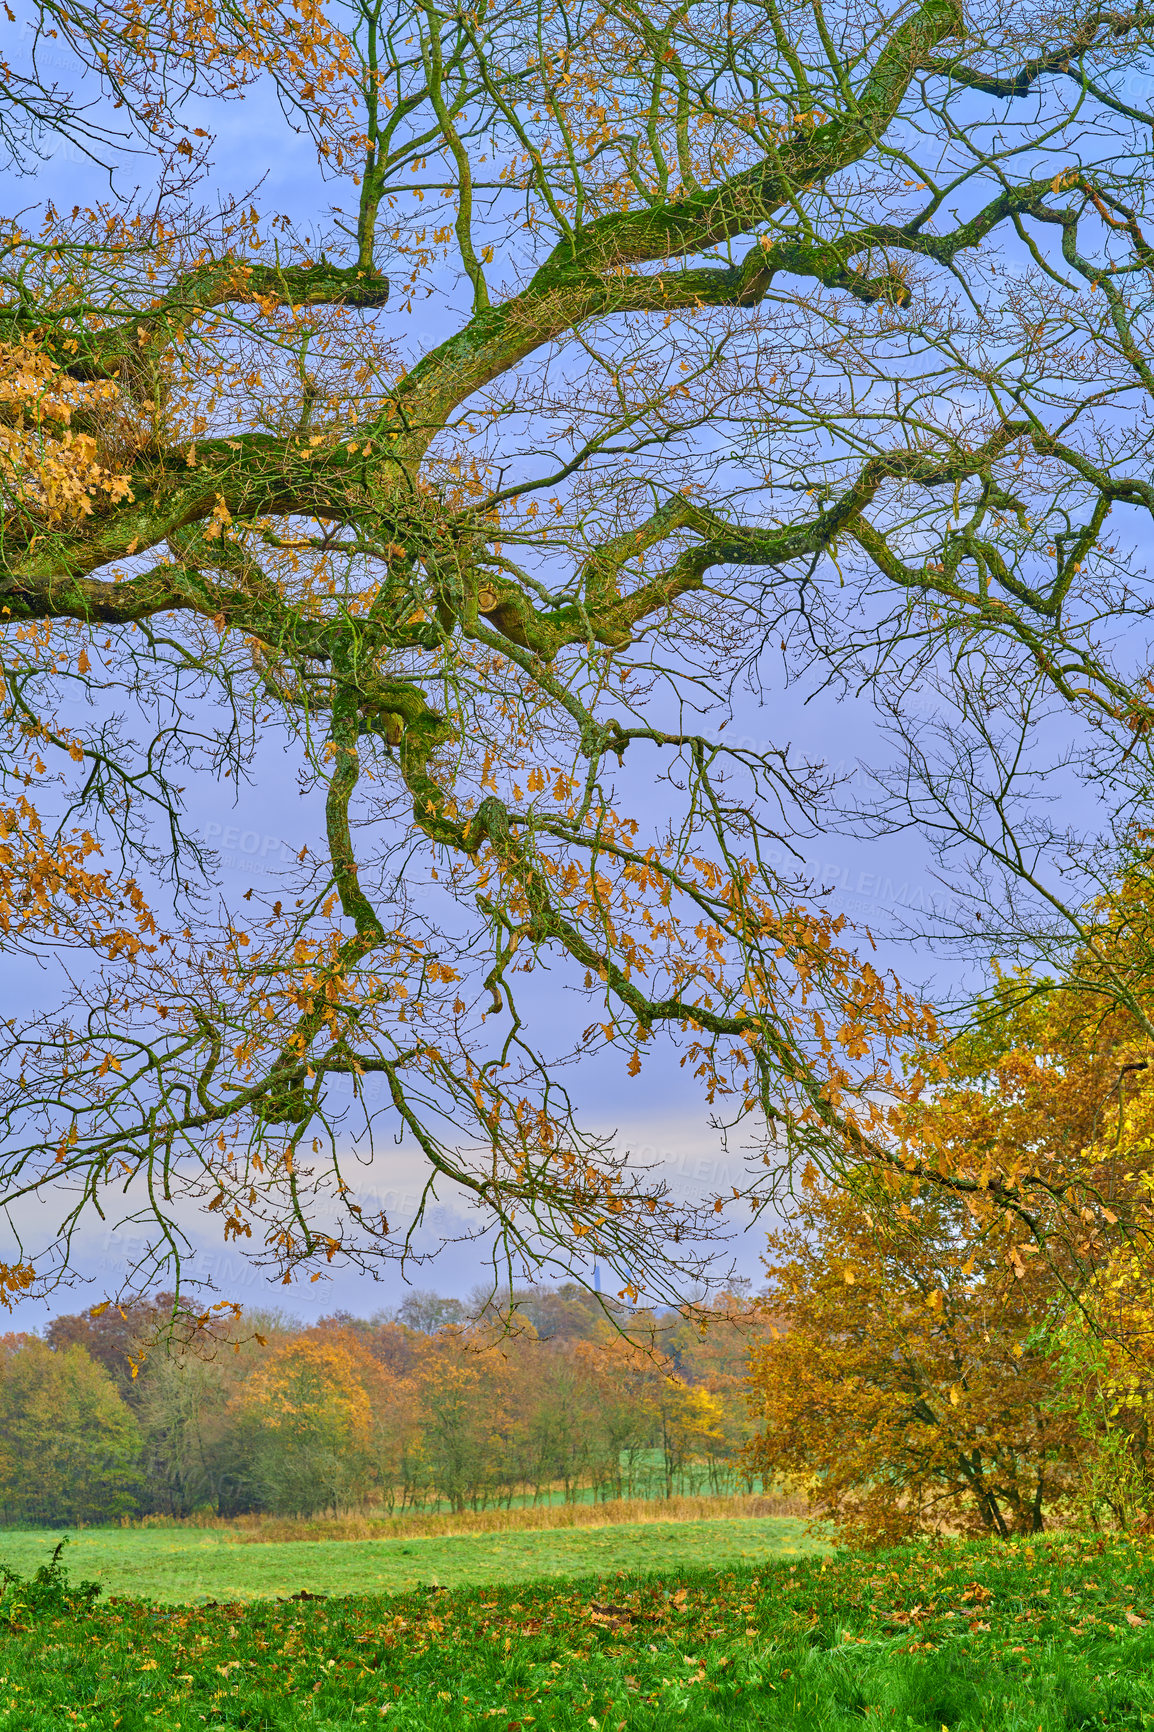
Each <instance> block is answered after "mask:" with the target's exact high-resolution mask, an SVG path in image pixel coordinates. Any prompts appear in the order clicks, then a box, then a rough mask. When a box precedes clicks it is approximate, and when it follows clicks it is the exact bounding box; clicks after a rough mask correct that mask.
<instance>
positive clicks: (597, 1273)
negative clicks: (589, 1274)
mask: <svg viewBox="0 0 1154 1732" xmlns="http://www.w3.org/2000/svg"><path fill="white" fill-rule="evenodd" d="M593 1291H594V1293H600V1291H601V1265H600V1263H594V1265H593Z"/></svg>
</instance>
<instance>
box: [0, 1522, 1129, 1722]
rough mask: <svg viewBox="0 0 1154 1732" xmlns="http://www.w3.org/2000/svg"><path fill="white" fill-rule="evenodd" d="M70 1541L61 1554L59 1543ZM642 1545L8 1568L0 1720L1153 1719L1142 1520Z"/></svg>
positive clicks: (78, 1559)
mask: <svg viewBox="0 0 1154 1732" xmlns="http://www.w3.org/2000/svg"><path fill="white" fill-rule="evenodd" d="M140 1537H141V1536H139V1535H133V1536H131V1539H132V1540H133V1541H134V1542H137V1541H139V1539H140ZM2 1546H3V1541H2V1540H0V1549H2ZM244 1549H245V1551H246V1552H252V1551H259V1550H263V1549H264V1548H260V1547H248V1548H244ZM315 1549H316V1548H314V1551H315ZM41 1555H42V1556H43V1555H44V1553H43V1552H42V1553H41ZM90 1555H91V1554H90ZM69 1562H70V1564H71V1566H72V1569H73V1573H74V1574H75V1573H76V1567H77V1566H78V1565H80V1566H82V1565H83V1563H84V1552H83V1550H82V1548H81V1547H80V1546H78V1547H77V1548H76V1555H75V1556H74V1557H71V1558H70V1559H69ZM650 1564H651V1566H652V1573H644V1572H642V1571H641V1570H634V1569H629V1568H614V1569H612V1570H610V1571H605V1572H602V1573H600V1574H590V1575H588V1576H586V1577H584V1578H582V1579H580V1580H567V1581H564V1582H556V1581H537V1582H535V1583H532V1584H529V1585H526V1584H524V1583H521V1584H517V1583H509V1582H506V1583H503V1584H502V1585H501V1586H493V1585H489V1586H486V1587H483V1588H478V1587H462V1588H460V1589H456V1590H437V1589H434V1588H431V1587H425V1588H422V1589H415V1590H411V1591H409V1592H407V1593H403V1594H398V1595H392V1596H384V1595H380V1594H370V1593H364V1592H360V1593H356V1594H349V1595H347V1596H344V1597H340V1598H333V1599H309V1598H305V1599H301V1600H297V1601H283V1602H277V1601H276V1600H272V1601H269V1600H257V1601H247V1602H241V1601H237V1602H235V1603H232V1604H225V1605H216V1606H199V1607H198V1606H180V1607H176V1606H167V1607H159V1606H151V1605H149V1604H147V1603H146V1599H145V1598H144V1597H143V1596H142V1598H141V1599H139V1600H128V1599H118V1600H117V1601H116V1603H113V1604H109V1603H106V1602H104V1601H101V1602H98V1604H97V1605H96V1607H95V1608H94V1609H92V1610H90V1611H85V1610H83V1608H81V1609H78V1610H73V1611H65V1610H63V1609H62V1608H61V1607H60V1606H59V1605H56V1606H50V1605H44V1604H36V1603H34V1596H33V1597H30V1596H28V1595H27V1594H25V1595H24V1596H23V1597H22V1596H21V1593H20V1592H19V1591H17V1592H15V1593H14V1592H13V1589H12V1588H11V1587H10V1588H9V1590H8V1593H7V1594H6V1595H5V1599H4V1609H5V1614H4V1615H5V1617H6V1620H7V1623H6V1627H4V1628H2V1629H0V1727H12V1728H14V1729H19V1732H48V1729H49V1728H52V1729H53V1732H56V1729H58V1728H64V1727H67V1728H72V1727H77V1728H80V1729H84V1728H89V1729H93V1732H96V1729H100V1732H105V1729H107V1732H114V1729H115V1732H145V1729H147V1732H226V1729H227V1732H232V1729H233V1728H246V1729H248V1732H305V1729H306V1728H307V1729H309V1732H324V1729H336V1728H341V1729H349V1728H363V1727H369V1726H379V1725H380V1724H381V1723H382V1721H384V1722H387V1724H388V1725H389V1726H390V1727H394V1728H404V1729H406V1732H451V1729H452V1732H456V1729H459V1728H479V1729H480V1728H490V1727H491V1728H494V1729H495V1732H545V1729H546V1728H548V1729H551V1732H552V1729H556V1732H578V1729H580V1732H590V1729H592V1732H664V1729H666V1728H702V1729H708V1732H714V1729H716V1732H723V1729H724V1732H753V1729H754V1728H757V1729H758V1732H767V1729H768V1732H773V1729H776V1728H780V1729H781V1732H785V1729H786V1728H788V1729H790V1732H802V1729H806V1732H808V1729H811V1728H812V1729H813V1732H850V1729H851V1728H852V1729H853V1732H861V1728H862V1727H863V1726H865V1727H869V1726H871V1725H876V1726H878V1727H879V1728H880V1727H881V1726H883V1725H884V1726H887V1727H894V1728H902V1729H903V1732H909V1729H910V1728H919V1729H920V1728H925V1729H926V1732H942V1729H943V1728H946V1729H948V1732H1073V1729H1074V1728H1080V1729H1088V1728H1092V1727H1093V1728H1099V1727H1103V1728H1119V1729H1123V1728H1124V1729H1129V1728H1133V1729H1134V1732H1138V1729H1140V1728H1147V1727H1149V1726H1150V1725H1151V1724H1154V1621H1152V1620H1154V1559H1152V1556H1151V1549H1150V1547H1149V1546H1148V1545H1146V1544H1144V1543H1138V1544H1129V1543H1121V1542H1118V1543H1113V1542H1103V1541H1094V1540H1089V1541H1086V1540H1081V1541H1075V1540H1061V1539H1060V1540H1055V1541H1046V1542H1041V1541H1039V1542H1036V1543H1034V1544H1032V1545H1026V1544H1022V1543H1016V1544H1006V1545H999V1546H992V1545H988V1544H986V1545H982V1544H963V1543H950V1544H945V1545H940V1546H934V1545H928V1544H926V1545H921V1546H918V1547H916V1548H909V1549H905V1550H902V1551H897V1552H891V1553H882V1554H877V1553H875V1554H869V1555H861V1554H824V1555H818V1554H808V1555H804V1556H799V1557H796V1558H793V1559H790V1558H788V1557H784V1556H781V1555H777V1556H766V1557H765V1558H764V1559H762V1560H761V1561H759V1562H756V1563H751V1562H746V1563H743V1564H739V1565H738V1564H735V1565H733V1566H725V1567H721V1568H718V1567H714V1568H710V1569H704V1568H701V1567H700V1566H698V1565H691V1564H685V1565H684V1566H682V1565H677V1566H676V1567H669V1566H668V1565H667V1564H666V1565H662V1563H661V1561H660V1559H659V1558H651V1560H650Z"/></svg>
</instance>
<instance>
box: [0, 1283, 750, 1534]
mask: <svg viewBox="0 0 1154 1732" xmlns="http://www.w3.org/2000/svg"><path fill="white" fill-rule="evenodd" d="M744 1309H745V1307H744V1305H743V1304H742V1302H741V1301H736V1302H735V1301H734V1299H733V1298H732V1296H728V1297H726V1298H723V1299H721V1300H718V1301H717V1302H716V1303H715V1307H714V1310H713V1312H712V1314H710V1315H708V1316H707V1317H706V1319H705V1321H704V1322H703V1320H702V1316H701V1314H700V1313H697V1314H695V1316H694V1318H693V1320H692V1321H691V1320H690V1319H689V1317H688V1316H687V1315H683V1314H680V1313H677V1312H670V1313H665V1314H663V1315H654V1314H651V1313H647V1312H643V1313H638V1312H631V1313H630V1314H629V1318H628V1324H627V1329H628V1333H627V1334H626V1333H624V1332H623V1330H624V1328H625V1320H624V1319H622V1320H621V1326H620V1327H615V1326H614V1321H613V1320H611V1318H610V1317H607V1316H606V1313H605V1310H604V1309H603V1307H602V1306H601V1305H600V1304H599V1303H598V1301H597V1300H596V1299H594V1298H593V1297H592V1296H591V1295H589V1294H587V1293H586V1292H584V1291H583V1290H582V1289H581V1288H579V1287H577V1286H575V1285H566V1286H562V1287H559V1288H534V1289H530V1290H527V1291H525V1292H521V1293H519V1294H517V1296H516V1309H515V1312H514V1314H513V1327H512V1328H511V1329H510V1328H509V1327H508V1324H507V1323H501V1322H499V1321H498V1320H496V1319H494V1318H492V1317H490V1316H486V1315H484V1314H482V1315H481V1317H480V1320H479V1321H478V1320H476V1319H475V1318H472V1317H470V1316H469V1315H468V1313H467V1308H466V1307H465V1306H463V1305H462V1304H461V1303H460V1302H459V1301H457V1300H454V1299H445V1298H442V1297H440V1296H439V1295H437V1294H434V1293H419V1292H416V1293H413V1294H412V1295H411V1296H410V1297H409V1298H407V1299H406V1301H405V1302H404V1304H402V1305H401V1306H400V1308H399V1309H398V1310H397V1311H396V1312H395V1313H393V1314H389V1315H381V1316H376V1317H373V1318H371V1319H363V1318H358V1317H352V1316H350V1315H348V1314H347V1313H343V1312H338V1313H336V1314H334V1315H333V1316H330V1317H325V1318H322V1319H321V1321H320V1322H318V1323H316V1324H314V1325H311V1326H308V1327H305V1326H302V1325H301V1324H299V1323H298V1322H296V1321H295V1320H292V1319H289V1318H286V1317H284V1316H282V1315H279V1314H275V1313H274V1314H264V1315H257V1316H253V1317H247V1318H245V1319H244V1320H243V1321H237V1322H235V1323H231V1324H228V1325H226V1326H225V1327H224V1329H223V1330H222V1332H221V1333H220V1335H219V1337H218V1338H217V1339H216V1340H215V1341H214V1342H213V1343H212V1345H211V1346H206V1345H205V1344H204V1343H203V1342H202V1343H201V1344H200V1345H199V1346H197V1347H196V1348H195V1349H190V1348H184V1349H180V1348H178V1347H174V1345H173V1343H172V1342H171V1340H169V1341H167V1342H166V1340H165V1327H166V1323H167V1321H168V1319H169V1317H170V1315H171V1300H170V1298H169V1297H168V1296H167V1295H163V1294H161V1295H158V1296H157V1297H156V1298H155V1299H153V1300H148V1301H139V1302H137V1303H136V1304H134V1305H131V1306H125V1307H117V1306H109V1307H105V1308H103V1309H100V1310H97V1311H90V1312H80V1313H78V1314H75V1315H71V1316H62V1317H58V1318H56V1319H55V1320H54V1321H53V1322H52V1323H50V1324H49V1325H48V1326H47V1327H46V1329H45V1330H44V1332H43V1335H30V1334H8V1335H5V1336H3V1337H0V1520H2V1521H3V1522H5V1523H6V1524H9V1525H29V1524H33V1525H34V1524H40V1523H44V1524H60V1523H98V1522H108V1521H117V1520H121V1519H124V1518H126V1517H129V1518H131V1517H143V1516H154V1517H155V1516H160V1517H176V1518H180V1517H188V1516H195V1515H196V1514H198V1513H210V1514H213V1515H217V1516H224V1517H228V1516H236V1515H242V1514H246V1513H250V1512H268V1513H275V1514H281V1515H289V1516H296V1517H308V1516H315V1515H319V1514H322V1513H325V1512H332V1513H341V1512H351V1511H371V1510H373V1509H376V1510H378V1511H380V1512H381V1513H390V1512H398V1513H399V1512H402V1511H411V1510H433V1509H449V1510H453V1511H462V1510H467V1509H468V1510H476V1509H485V1508H494V1507H498V1506H512V1505H514V1504H523V1503H541V1502H560V1501H570V1502H572V1501H584V1500H588V1499H608V1498H613V1497H639V1496H640V1497H660V1496H673V1495H675V1494H681V1493H686V1492H688V1493H696V1492H709V1493H712V1494H714V1495H716V1494H718V1493H721V1494H724V1493H728V1492H737V1491H741V1490H750V1489H753V1487H754V1485H755V1484H756V1471H757V1470H756V1468H754V1467H751V1466H750V1464H749V1463H748V1462H747V1460H746V1459H745V1455H744V1448H745V1445H746V1442H747V1440H748V1436H749V1434H750V1431H751V1429H752V1427H751V1422H750V1418H749V1415H748V1412H747V1401H746V1394H745V1375H746V1370H747V1365H748V1357H749V1349H750V1342H751V1334H756V1332H757V1330H758V1329H759V1328H760V1329H761V1330H764V1326H765V1325H764V1320H762V1321H761V1323H760V1324H758V1323H756V1322H753V1321H751V1320H750V1318H749V1317H748V1316H743V1315H742V1312H743V1311H744Z"/></svg>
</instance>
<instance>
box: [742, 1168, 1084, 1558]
mask: <svg viewBox="0 0 1154 1732" xmlns="http://www.w3.org/2000/svg"><path fill="white" fill-rule="evenodd" d="M894 1201H895V1199H894V1198H893V1197H892V1196H887V1195H885V1194H884V1193H883V1194H882V1195H880V1196H879V1197H878V1198H877V1200H876V1202H874V1203H873V1204H872V1206H871V1203H870V1202H869V1200H868V1199H866V1198H865V1197H863V1196H862V1195H861V1194H854V1193H853V1192H849V1191H845V1190H840V1189H834V1188H830V1187H827V1186H824V1185H821V1184H818V1183H816V1182H815V1183H814V1184H813V1185H811V1186H810V1187H809V1188H808V1189H807V1190H806V1192H805V1193H804V1195H803V1197H802V1198H801V1199H800V1202H799V1208H798V1213H797V1217H796V1219H795V1220H793V1221H792V1222H791V1223H790V1225H789V1226H788V1227H784V1228H782V1229H780V1230H778V1231H776V1232H774V1233H772V1234H771V1235H770V1240H769V1244H770V1263H769V1277H770V1278H769V1286H768V1289H767V1293H766V1297H765V1300H764V1304H765V1306H766V1308H767V1311H768V1312H769V1313H770V1314H771V1315H772V1318H773V1325H772V1328H771V1330H770V1336H769V1339H767V1340H766V1341H765V1342H764V1343H763V1344H762V1345H760V1346H759V1347H757V1348H756V1349H755V1351H754V1353H753V1354H752V1356H751V1365H750V1385H751V1392H752V1393H751V1402H752V1406H753V1410H754V1415H755V1418H756V1421H757V1425H758V1433H757V1436H756V1437H755V1438H754V1440H753V1441H752V1443H751V1444H750V1446H749V1451H750V1455H751V1458H752V1460H753V1461H754V1462H755V1463H756V1465H757V1467H758V1468H759V1469H760V1470H761V1472H762V1473H764V1474H765V1475H767V1476H770V1475H773V1474H779V1473H785V1474H790V1475H798V1476H801V1477H802V1479H803V1480H804V1481H805V1482H807V1483H808V1484H809V1486H810V1487H811V1498H812V1504H813V1508H814V1510H815V1512H816V1513H818V1514H819V1515H820V1516H821V1517H823V1518H825V1519H828V1520H830V1521H832V1522H833V1523H834V1524H835V1526H836V1528H837V1529H838V1531H839V1532H840V1533H841V1534H843V1535H844V1536H845V1537H847V1538H848V1539H850V1540H852V1541H855V1542H865V1543H880V1542H891V1541H896V1540H898V1539H900V1538H903V1537H905V1536H908V1535H910V1534H915V1533H921V1532H927V1531H929V1532H936V1531H941V1530H943V1529H945V1530H947V1531H951V1530H958V1529H961V1530H963V1531H972V1532H978V1533H986V1534H992V1535H1006V1534H1010V1533H1032V1532H1039V1531H1041V1529H1042V1528H1043V1526H1044V1525H1045V1523H1046V1521H1047V1519H1050V1520H1052V1519H1053V1517H1054V1515H1055V1513H1056V1512H1061V1511H1062V1510H1063V1509H1064V1508H1068V1507H1069V1500H1070V1497H1071V1493H1072V1491H1073V1488H1074V1484H1075V1465H1074V1460H1075V1445H1076V1430H1075V1427H1074V1424H1073V1422H1072V1417H1071V1415H1070V1414H1069V1413H1066V1412H1061V1411H1059V1410H1058V1407H1057V1405H1056V1403H1055V1397H1056V1395H1057V1393H1058V1388H1059V1367H1058V1364H1057V1359H1056V1354H1055V1352H1054V1344H1053V1341H1052V1339H1051V1334H1052V1330H1053V1327H1054V1325H1055V1324H1056V1322H1057V1321H1058V1319H1059V1317H1060V1315H1061V1302H1062V1298H1063V1295H1062V1294H1061V1291H1060V1289H1058V1288H1057V1286H1056V1284H1055V1283H1054V1281H1053V1280H1052V1279H1051V1278H1050V1273H1049V1270H1048V1269H1047V1267H1046V1265H1045V1264H1044V1263H1043V1262H1042V1261H1040V1260H1039V1259H1036V1258H1035V1259H1033V1260H1031V1261H1030V1263H1029V1264H1028V1265H1027V1266H1026V1267H1025V1269H1024V1270H1023V1272H1022V1274H1021V1278H1018V1276H1017V1273H1016V1271H1015V1268H1014V1266H1013V1265H1012V1263H1010V1261H1009V1260H1008V1256H1007V1251H1008V1249H1009V1248H1010V1247H1011V1246H1012V1244H1013V1239H1012V1235H1010V1234H1007V1233H1004V1234H1003V1235H1001V1236H1000V1238H999V1236H998V1235H995V1234H991V1232H990V1231H989V1229H988V1228H986V1227H984V1226H981V1225H979V1224H978V1223H976V1222H975V1221H974V1220H973V1218H972V1217H971V1216H970V1215H969V1214H968V1212H967V1211H966V1210H965V1208H964V1207H962V1206H961V1205H959V1204H958V1203H956V1202H955V1201H953V1200H952V1199H950V1198H949V1197H948V1196H944V1195H943V1194H942V1193H941V1192H940V1191H937V1190H929V1191H926V1190H921V1191H919V1190H918V1188H917V1187H916V1185H915V1184H913V1183H910V1184H908V1185H906V1186H905V1187H903V1189H902V1190H901V1192H900V1193H899V1195H898V1198H897V1206H896V1208H895V1207H894V1206H893V1205H894Z"/></svg>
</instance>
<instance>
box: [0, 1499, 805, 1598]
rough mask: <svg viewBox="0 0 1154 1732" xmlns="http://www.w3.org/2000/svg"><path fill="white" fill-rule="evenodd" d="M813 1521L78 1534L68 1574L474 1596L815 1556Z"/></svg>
mask: <svg viewBox="0 0 1154 1732" xmlns="http://www.w3.org/2000/svg"><path fill="white" fill-rule="evenodd" d="M56 1538H57V1535H55V1534H52V1535H51V1536H49V1535H47V1534H46V1533H45V1531H44V1530H43V1529H40V1530H39V1531H36V1532H16V1531H13V1530H11V1529H5V1530H0V1561H2V1562H6V1563H8V1564H10V1565H11V1566H12V1567H13V1568H14V1569H16V1570H19V1571H20V1572H21V1573H22V1574H27V1573H28V1571H29V1569H31V1568H33V1567H35V1565H36V1564H38V1563H40V1562H41V1561H42V1560H43V1558H44V1557H45V1555H46V1551H47V1550H50V1549H51V1545H52V1544H53V1543H54V1542H55V1539H56ZM814 1545H815V1542H814V1540H813V1539H812V1538H811V1537H809V1536H808V1535H807V1534H806V1528H805V1523H804V1521H801V1520H800V1519H798V1518H796V1517H790V1516H766V1517H762V1518H759V1519H757V1520H754V1521H741V1520H732V1519H730V1520H724V1521H688V1522H652V1523H650V1522H647V1523H644V1524H629V1525H625V1524H622V1525H620V1526H614V1527H603V1528H564V1529H546V1530H545V1531H543V1532H538V1533H533V1532H527V1533H519V1532H508V1533H491V1534H460V1535H454V1536H453V1537H452V1538H446V1537H443V1536H442V1537H437V1538H410V1539H397V1538H388V1539H380V1540H328V1541H325V1540H297V1541H280V1542H271V1543H266V1544H257V1545H253V1544H248V1543H238V1542H237V1539H236V1538H234V1537H233V1536H232V1535H230V1534H229V1532H228V1531H227V1529H225V1530H220V1529H208V1530H205V1529H197V1528H143V1529H140V1528H86V1529H83V1530H82V1531H81V1532H80V1533H78V1534H74V1535H72V1537H71V1539H70V1542H69V1546H68V1563H69V1569H70V1570H71V1571H72V1573H73V1574H74V1575H82V1576H86V1577H89V1578H90V1579H91V1580H93V1581H98V1582H99V1583H100V1585H101V1587H102V1588H103V1589H104V1590H105V1592H106V1593H108V1594H131V1595H134V1596H138V1597H139V1598H141V1599H147V1600H150V1601H152V1602H154V1603H157V1604H160V1603H164V1602H183V1603H187V1602H189V1601H196V1600H242V1599H275V1598H276V1597H277V1596H278V1595H280V1596H287V1595H288V1594H292V1593H296V1592H298V1591H299V1590H300V1589H301V1588H307V1589H308V1591H309V1592H310V1593H314V1594H316V1593H324V1594H383V1593H396V1592H399V1591H402V1590H404V1589H407V1588H415V1587H417V1586H419V1585H420V1584H421V1583H430V1584H438V1585H442V1586H444V1587H453V1588H456V1587H469V1586H475V1585H479V1584H481V1583H484V1582H523V1581H532V1580H534V1579H545V1578H549V1577H555V1576H581V1575H590V1574H594V1573H608V1572H612V1571H614V1570H625V1571H628V1572H630V1573H636V1572H637V1571H645V1570H655V1569H669V1568H682V1567H685V1568H692V1567H697V1568H701V1567H703V1566H707V1565H720V1564H729V1563H734V1564H736V1563H758V1562H760V1561H761V1559H762V1558H765V1557H770V1556H774V1555H778V1554H782V1553H786V1554H791V1555H792V1554H797V1553H801V1552H803V1551H807V1550H811V1549H813V1547H814Z"/></svg>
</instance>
